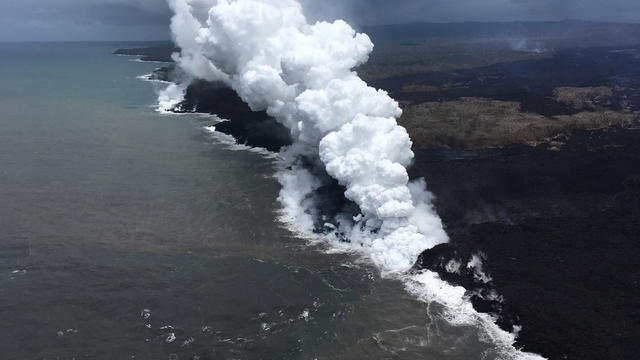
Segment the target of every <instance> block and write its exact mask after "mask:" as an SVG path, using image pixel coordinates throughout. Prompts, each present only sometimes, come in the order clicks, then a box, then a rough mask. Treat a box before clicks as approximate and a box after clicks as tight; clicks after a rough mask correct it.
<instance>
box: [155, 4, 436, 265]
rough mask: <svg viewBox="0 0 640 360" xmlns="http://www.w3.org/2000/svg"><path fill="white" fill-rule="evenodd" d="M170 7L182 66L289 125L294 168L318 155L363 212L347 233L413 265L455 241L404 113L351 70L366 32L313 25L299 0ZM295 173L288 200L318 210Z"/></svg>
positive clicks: (366, 44) (387, 258)
mask: <svg viewBox="0 0 640 360" xmlns="http://www.w3.org/2000/svg"><path fill="white" fill-rule="evenodd" d="M170 5H171V7H172V9H173V10H174V11H175V13H176V15H175V17H174V19H173V22H172V31H173V34H174V39H175V41H176V43H177V45H178V46H179V47H180V48H181V49H182V52H181V53H180V54H179V55H176V60H177V62H178V64H179V66H180V67H181V68H182V69H183V70H184V71H186V72H187V73H188V74H189V75H190V76H192V77H194V78H199V79H205V80H211V81H213V80H215V81H222V82H224V83H226V84H227V85H229V86H230V87H232V88H233V89H234V90H235V91H236V92H237V93H238V94H239V95H240V97H241V98H242V99H243V100H244V101H245V102H246V103H247V104H249V106H250V107H251V109H253V110H256V111H258V110H266V111H267V113H268V114H269V115H271V116H273V117H274V118H275V119H276V120H277V121H279V122H280V123H282V124H283V125H285V126H286V127H287V128H288V129H289V130H290V131H291V135H292V138H293V139H294V145H293V146H291V147H290V148H289V149H287V150H286V152H287V155H286V158H288V159H292V160H291V164H290V165H293V164H294V163H295V160H294V159H297V158H302V157H303V158H305V159H307V160H311V161H316V162H318V163H321V164H323V167H324V169H325V170H326V171H327V173H328V174H329V175H330V176H331V177H333V178H335V179H336V180H338V182H339V183H340V184H341V185H343V186H344V187H346V189H347V190H346V192H345V196H346V197H347V198H348V199H349V200H351V201H353V202H354V203H356V204H357V205H358V206H359V208H360V210H361V214H360V215H359V216H357V217H356V218H355V219H347V220H346V221H345V219H342V221H341V225H342V226H341V227H340V231H341V232H343V233H344V232H347V234H346V236H345V237H346V238H348V239H350V241H352V242H353V243H356V244H358V245H362V246H364V247H365V248H367V249H369V250H370V256H371V257H372V259H373V260H374V262H376V263H377V264H378V265H380V266H381V267H382V268H383V269H385V270H389V271H396V270H398V271H402V270H407V269H409V268H410V267H411V266H412V265H413V263H414V262H415V260H416V259H417V256H418V255H419V254H420V252H422V251H424V250H425V249H427V248H431V247H433V246H435V245H437V244H439V243H443V242H446V241H447V235H446V233H445V231H444V230H443V228H442V224H441V221H440V219H439V217H438V216H437V215H436V214H435V212H434V211H433V209H432V206H431V204H430V198H431V196H430V195H429V194H428V193H426V190H425V188H424V183H423V182H418V183H409V177H408V175H407V170H406V167H407V166H408V165H410V163H411V161H412V159H413V152H412V151H411V145H412V144H411V140H410V139H409V135H408V134H407V132H406V130H405V129H404V128H403V127H401V126H398V124H397V123H396V118H398V117H399V116H400V115H401V114H402V110H401V109H400V107H399V106H398V103H397V102H396V101H394V100H393V99H391V98H390V97H389V96H388V94H387V93H386V92H385V91H382V90H376V89H374V88H372V87H369V86H367V84H366V83H365V82H364V81H363V80H362V79H360V78H359V77H358V75H357V74H356V73H355V72H354V71H353V70H352V69H353V68H354V67H356V66H358V65H360V64H363V63H364V62H366V61H367V60H368V57H369V54H370V53H371V51H372V50H373V44H372V42H371V40H370V39H369V37H368V36H367V35H365V34H358V33H356V32H355V31H354V30H353V29H352V28H351V27H350V26H349V25H348V24H347V23H345V22H344V21H341V20H338V21H335V22H333V23H327V22H318V23H316V24H313V25H310V24H308V23H307V20H306V18H305V16H304V15H303V11H302V7H301V5H300V4H299V3H298V2H297V1H294V0H234V1H229V0H193V1H188V0H170ZM181 90H182V89H181V88H180V87H179V86H172V87H170V88H169V89H168V91H167V92H165V93H164V94H162V95H161V99H160V100H161V105H163V106H172V105H175V104H176V95H179V93H180V91H181ZM295 175H296V179H295V180H292V179H290V178H289V179H284V181H281V182H282V183H283V187H284V188H283V191H282V192H283V193H282V195H281V199H283V202H285V203H287V205H288V207H289V208H295V207H296V206H297V207H298V209H300V210H301V211H296V212H292V213H291V215H292V216H295V217H300V218H301V217H303V216H305V215H304V214H305V213H309V212H310V210H309V206H311V204H307V205H305V204H303V203H304V200H305V199H306V198H307V197H308V195H309V193H310V192H312V191H313V190H314V189H315V187H314V186H313V185H312V183H309V181H311V180H306V179H307V178H309V175H308V174H305V170H304V169H302V168H297V169H296V170H295ZM281 178H284V177H281ZM289 192H295V193H297V194H291V193H289ZM294 199H295V200H294ZM296 202H297V204H295V203H296ZM301 202H302V203H301ZM294 205H295V206H294ZM298 220H300V221H302V219H298Z"/></svg>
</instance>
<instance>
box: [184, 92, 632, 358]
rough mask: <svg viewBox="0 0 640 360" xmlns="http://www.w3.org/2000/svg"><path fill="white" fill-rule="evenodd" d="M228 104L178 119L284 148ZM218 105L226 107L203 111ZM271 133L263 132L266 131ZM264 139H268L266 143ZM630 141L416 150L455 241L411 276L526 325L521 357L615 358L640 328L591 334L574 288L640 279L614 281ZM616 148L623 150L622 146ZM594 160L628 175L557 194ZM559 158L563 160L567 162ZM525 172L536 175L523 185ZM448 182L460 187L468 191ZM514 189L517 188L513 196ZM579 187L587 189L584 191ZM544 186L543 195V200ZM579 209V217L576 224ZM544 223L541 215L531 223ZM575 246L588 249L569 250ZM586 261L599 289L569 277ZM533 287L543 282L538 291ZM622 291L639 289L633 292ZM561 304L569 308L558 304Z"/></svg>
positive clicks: (420, 172)
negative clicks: (476, 262) (615, 164)
mask: <svg viewBox="0 0 640 360" xmlns="http://www.w3.org/2000/svg"><path fill="white" fill-rule="evenodd" d="M234 95H235V93H233V92H232V91H231V92H230V90H228V89H224V88H222V87H219V86H216V85H211V84H206V83H205V84H197V85H196V86H195V87H193V88H191V93H189V91H188V92H187V97H186V100H185V102H184V103H182V104H181V105H180V107H179V109H178V110H177V112H201V113H209V114H212V113H215V114H216V115H219V116H220V117H222V118H228V119H232V120H230V121H225V122H222V123H220V124H218V125H216V131H219V132H221V133H224V134H228V135H231V136H233V137H234V138H236V139H238V142H239V143H241V144H246V145H249V146H257V147H263V148H266V149H269V150H271V151H277V150H278V149H279V148H280V147H282V146H285V145H287V141H286V133H283V132H281V131H280V130H278V129H277V126H278V125H277V123H275V122H273V120H272V119H270V118H269V117H268V116H266V114H264V113H253V112H251V111H250V109H248V107H247V106H246V105H244V103H242V101H241V100H240V99H239V98H237V95H235V98H234ZM220 97H222V98H224V99H225V101H224V102H214V101H211V99H212V98H218V99H219V98H220ZM243 105H244V106H243ZM238 114H241V115H242V116H239V115H238ZM274 126H275V128H274ZM267 128H268V129H269V132H268V133H267V132H265V131H264V130H265V129H267ZM274 129H276V131H273V130H274ZM281 130H284V129H281ZM285 131H286V130H285ZM272 132H273V134H276V135H275V136H271V134H272ZM283 134H284V136H283ZM594 138H595V140H594ZM638 138H640V136H638V132H637V131H636V130H630V129H624V128H615V127H614V128H605V129H596V130H581V129H580V130H579V131H576V132H575V133H574V134H573V135H572V136H568V137H567V138H566V140H565V142H564V143H563V148H562V149H560V150H558V149H554V148H553V146H552V145H550V143H549V142H546V143H542V144H539V145H536V146H525V145H507V146H504V147H501V148H493V149H488V148H481V149H474V150H460V151H456V150H452V149H451V148H420V149H417V150H416V151H415V152H416V158H415V162H414V166H413V167H412V168H411V169H410V175H411V176H412V178H419V177H423V176H426V177H427V181H428V184H427V185H428V188H429V190H430V191H432V192H433V193H434V194H435V195H436V197H437V200H436V207H437V209H438V212H439V213H440V214H441V216H442V218H443V221H444V223H445V225H446V227H447V231H448V232H449V233H450V236H451V239H452V240H451V242H450V243H449V244H446V245H441V246H439V247H436V248H434V249H431V250H428V251H425V252H424V253H423V254H422V255H421V257H420V259H419V260H418V262H417V264H416V270H419V269H429V270H433V271H436V272H437V273H438V274H439V275H440V276H441V278H442V279H444V280H447V281H449V282H450V283H452V284H456V285H462V286H464V287H465V288H466V289H467V292H468V296H469V297H470V299H471V301H472V303H473V305H474V308H475V309H476V310H477V311H479V312H483V313H489V314H494V315H496V316H497V318H498V321H497V323H498V325H499V326H501V327H502V328H503V329H504V330H506V331H509V332H512V331H517V330H518V329H517V328H515V327H514V325H519V326H522V327H523V329H522V331H521V332H520V333H519V337H518V338H517V340H516V341H517V342H516V346H521V347H523V349H524V350H525V351H533V352H538V353H541V354H542V355H544V356H547V357H549V358H551V359H556V358H567V357H568V358H574V357H575V358H581V359H600V358H603V357H607V356H609V355H610V354H611V352H610V351H611V349H610V347H608V346H606V344H605V342H606V343H608V344H616V343H618V342H619V341H624V339H633V336H634V334H637V333H638V331H639V329H638V325H637V324H635V326H634V323H633V321H631V322H628V323H627V322H625V324H624V326H626V327H625V328H623V330H625V331H626V333H627V335H617V334H615V331H612V330H611V329H610V327H608V326H605V325H607V321H603V319H600V320H599V321H597V322H595V323H594V324H591V322H592V319H588V315H589V314H594V313H597V311H598V309H600V308H601V307H600V306H601V299H599V298H598V296H597V295H598V293H597V292H591V293H589V292H586V293H579V292H576V291H573V289H574V288H580V287H587V288H588V287H594V286H595V287H596V288H597V287H598V286H602V281H606V280H607V279H608V278H610V277H612V276H621V275H624V276H628V277H629V278H634V277H635V278H638V276H639V275H640V272H638V271H636V272H632V273H631V274H629V273H625V274H621V271H623V270H626V271H629V270H633V268H634V267H633V265H632V264H628V263H624V264H623V265H624V266H619V265H620V263H619V259H620V257H624V255H625V253H632V254H633V253H638V252H639V250H638V249H637V248H634V247H633V243H631V242H630V240H632V239H633V235H634V234H636V233H637V230H638V223H637V219H638V217H637V211H638V209H639V208H640V203H638V202H637V198H638V190H637V180H634V179H635V178H634V175H635V173H633V170H632V169H637V168H640V167H638V166H637V165H640V162H638V156H637V154H640V151H638V149H636V148H635V147H633V146H634V145H633V144H635V143H640V142H636V140H637V139H638ZM620 139H623V140H624V144H622V145H621V144H620ZM603 150H605V151H603ZM594 152H597V153H598V154H599V155H601V156H600V157H596V158H594V159H591V160H589V161H582V162H581V163H579V164H580V166H581V168H583V167H584V168H589V167H592V166H593V164H601V165H602V164H605V163H606V161H607V160H610V159H611V158H616V157H618V158H619V156H620V153H624V154H628V155H629V156H628V157H627V158H625V161H627V162H626V163H624V164H621V165H620V169H626V170H627V173H626V174H617V177H615V179H609V181H607V182H606V183H605V184H602V187H601V188H599V187H598V186H595V187H593V186H592V187H591V188H590V187H589V185H593V182H594V179H593V178H589V177H587V176H586V174H584V173H577V174H573V175H574V177H573V178H571V180H569V181H568V183H570V186H573V187H576V188H577V189H568V190H567V189H566V188H563V187H562V185H565V186H569V185H567V184H565V183H563V181H564V180H566V179H563V178H562V177H563V176H565V177H566V176H568V175H570V174H568V172H570V170H572V169H571V168H570V167H569V168H567V165H568V164H571V163H575V161H580V156H581V155H584V154H587V155H588V154H591V153H594ZM560 154H561V155H560ZM565 154H566V155H567V156H566V157H563V156H564V155H565ZM549 161H555V164H554V166H551V167H549V168H547V167H544V168H543V167H542V166H537V165H536V164H548V163H549ZM532 164H533V165H532ZM563 168H566V171H565V172H562V171H561V170H562V169H563ZM559 169H560V170H559ZM594 169H597V170H594V171H595V172H596V173H598V172H600V173H602V172H604V174H605V175H601V177H600V179H602V178H603V176H604V177H606V176H607V175H608V173H607V172H606V169H604V170H603V169H598V168H597V167H596V168H594ZM574 170H575V169H574ZM532 171H538V172H539V174H537V176H536V177H534V178H532V179H527V177H529V176H530V172H532ZM622 172H624V171H622ZM477 174H480V176H477ZM623 175H624V176H623ZM470 178H471V179H473V178H476V180H475V181H473V182H472V184H471V185H468V184H467V183H466V180H468V179H470ZM596 178H597V177H596ZM452 179H464V180H465V184H462V183H459V182H458V181H452ZM540 179H542V180H543V182H542V184H540V185H535V184H536V181H535V180H540ZM514 181H515V183H516V184H517V186H514V185H513V183H512V182H514ZM580 181H584V182H586V183H587V184H586V185H585V184H580ZM576 182H577V183H576ZM510 183H511V184H510ZM558 183H559V184H560V185H558ZM532 185H533V186H534V187H536V188H541V189H538V191H533V192H532V193H530V194H527V195H526V196H524V197H523V196H522V191H523V189H526V188H527V186H532ZM596 185H597V184H596ZM518 186H520V187H518ZM558 186H559V188H558ZM510 187H512V188H510ZM544 187H548V188H549V189H550V190H549V191H546V190H545V189H544ZM605 187H606V188H605ZM461 189H462V190H461ZM569 190H570V191H569ZM525 193H526V191H525ZM585 203H588V204H589V206H586V208H587V209H586V210H584V209H583V208H584V207H585V206H584V204H585ZM549 209H556V210H555V211H556V212H555V213H553V211H551V212H549ZM576 209H579V210H580V211H582V212H580V211H578V212H577V213H576ZM540 213H542V214H545V215H544V216H535V215H536V214H540ZM634 215H635V216H636V217H635V218H634V217H633V216H634ZM621 216H622V217H621ZM629 216H630V217H629ZM628 217H629V218H628ZM616 219H617V220H616ZM620 219H622V220H628V221H626V222H625V221H622V224H625V223H628V225H627V228H625V229H624V231H622V232H621V233H618V235H620V234H622V237H620V238H618V240H617V243H624V244H626V245H625V246H622V247H613V248H612V247H607V246H606V245H607V244H606V243H604V244H602V242H601V238H602V237H603V236H605V237H606V236H607V234H609V233H611V231H616V230H618V228H619V227H620V226H623V225H620V221H621V220H620ZM634 219H635V222H634ZM614 220H616V221H614ZM585 225H590V226H585ZM623 227H624V226H623ZM496 234H499V235H500V236H499V237H497V236H496ZM576 237H578V238H580V239H584V241H583V242H581V243H579V244H573V242H572V240H573V239H574V238H576ZM540 239H543V240H540ZM569 244H572V245H573V246H570V245H569ZM594 245H603V246H594ZM559 250H563V251H564V253H563V254H564V255H563V256H564V257H562V258H558V259H555V258H554V259H555V260H554V259H551V260H549V259H547V258H548V257H549V254H555V253H558V252H559ZM611 251H614V254H612V255H611V256H610V257H609V258H606V257H605V258H602V256H598V255H601V254H602V253H603V252H609V253H610V252H611ZM474 255H477V256H479V257H480V259H481V260H484V261H482V264H483V265H484V266H485V267H484V272H485V273H486V274H487V276H488V277H490V278H491V281H488V282H486V283H485V281H484V280H486V278H485V279H484V280H483V278H482V276H478V273H477V271H476V270H477V267H475V266H472V267H467V266H466V265H467V264H469V263H470V260H472V258H473V256H474ZM582 255H584V256H582ZM585 256H586V257H587V258H588V260H591V261H595V262H598V263H599V265H600V266H599V267H598V270H600V271H601V272H602V273H601V274H600V275H599V279H596V280H598V281H594V280H593V278H592V277H590V276H587V275H586V274H582V275H583V276H582V277H580V276H577V275H576V274H577V273H576V271H582V270H585V269H587V268H586V267H585ZM514 258H515V259H516V260H513V259H514ZM518 259H520V261H517V260H518ZM452 260H454V261H455V262H457V263H459V264H461V265H465V266H461V267H459V269H462V271H458V273H456V271H450V270H451V268H450V267H449V268H447V265H448V264H450V262H451V261H452ZM514 261H515V263H514ZM567 262H569V264H567ZM541 270H542V271H541ZM560 270H562V271H564V272H559V271H560ZM587 270H588V269H587ZM578 273H579V272H578ZM539 279H544V280H545V281H548V283H542V284H539V283H538V282H539ZM532 284H536V286H531V285H532ZM624 285H626V286H630V287H631V289H633V290H637V286H635V287H634V283H631V284H624ZM636 285H637V284H636ZM558 289H560V290H558ZM616 289H618V290H620V289H622V290H624V289H625V287H624V286H619V287H618V286H616ZM633 294H636V293H635V292H634V293H632V295H633ZM617 295H620V294H618V293H617ZM635 298H639V297H638V296H635ZM532 299H534V301H532ZM625 299H626V298H625ZM633 299H634V297H633V296H630V297H629V298H628V299H627V300H625V301H626V302H625V301H623V302H619V303H617V307H616V305H614V306H612V307H611V309H614V310H615V309H618V311H619V312H621V313H628V312H629V310H630V309H633V305H634V302H633ZM576 301H578V302H579V304H583V306H582V307H581V308H580V311H582V312H581V313H576V312H572V311H571V310H572V309H573V308H575V305H576ZM565 302H566V303H567V304H572V305H573V306H570V307H565V306H559V305H558V304H559V303H565ZM635 305H637V304H635ZM636 308H638V307H637V306H636ZM576 314H578V315H576ZM562 315H564V316H562ZM632 318H638V314H635V315H633V314H632ZM604 320H606V317H605V319H604ZM585 321H586V322H589V323H590V327H589V331H587V330H586V327H583V329H582V330H579V331H576V328H580V326H581V324H583V323H584V322H585ZM609 325H614V326H615V325H617V324H616V323H615V322H613V323H611V324H609ZM574 334H575V335H574ZM589 334H591V335H589ZM629 334H630V335H629ZM616 339H617V341H616ZM629 342H630V343H632V341H628V342H627V343H629ZM603 344H604V345H603ZM637 351H638V350H637V349H635V348H633V347H632V346H629V347H626V348H624V349H623V350H621V351H620V353H619V356H620V357H621V358H626V356H630V355H631V354H634V353H637Z"/></svg>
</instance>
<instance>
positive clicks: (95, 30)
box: [0, 0, 640, 41]
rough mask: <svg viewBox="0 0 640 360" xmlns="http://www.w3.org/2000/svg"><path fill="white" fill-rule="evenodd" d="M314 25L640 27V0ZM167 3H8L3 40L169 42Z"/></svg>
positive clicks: (343, 1) (333, 5)
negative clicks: (585, 23) (572, 22)
mask: <svg viewBox="0 0 640 360" xmlns="http://www.w3.org/2000/svg"><path fill="white" fill-rule="evenodd" d="M303 2H304V3H305V5H306V7H307V9H308V11H307V12H308V13H309V15H310V16H309V17H310V18H313V19H318V18H321V19H322V18H328V19H333V18H337V17H341V18H346V19H348V20H349V21H351V22H354V23H356V24H359V25H364V24H388V23H402V22H414V21H432V22H454V21H511V20H562V19H567V18H570V19H584V20H602V21H616V22H639V23H640V0H303ZM169 17H170V11H169V8H168V7H167V5H166V3H165V0H0V41H11V40H16V41H22V40H150V39H167V38H169V35H168V23H169Z"/></svg>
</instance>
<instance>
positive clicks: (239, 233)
mask: <svg viewBox="0 0 640 360" xmlns="http://www.w3.org/2000/svg"><path fill="white" fill-rule="evenodd" d="M127 46H130V47H133V46H138V47H139V46H144V44H126V43H3V44H0V79H2V81H0V109H2V110H1V113H0V114H1V115H0V319H2V327H1V328H0V339H1V341H0V354H2V358H3V359H8V360H11V359H436V360H437V359H496V358H502V355H500V354H501V353H502V351H503V350H504V349H501V348H500V347H499V346H498V345H496V344H495V342H494V340H493V339H491V338H490V337H488V336H486V333H485V332H484V331H482V330H481V329H480V326H473V325H454V324H451V323H450V321H448V319H447V318H446V317H445V316H444V315H443V314H444V312H443V311H442V306H441V305H439V304H436V303H429V302H424V301H420V300H419V299H418V298H417V297H416V296H415V295H414V294H411V293H409V292H408V291H407V290H406V289H405V284H403V283H402V282H400V281H398V280H394V279H388V278H384V277H382V276H381V275H380V274H379V272H378V271H377V269H375V268H374V267H373V266H372V265H370V264H369V263H368V262H367V260H366V259H362V258H360V257H358V256H356V255H354V254H348V253H339V252H336V251H329V250H331V249H330V247H329V246H328V245H326V244H324V243H323V242H322V241H313V240H310V239H308V238H303V237H300V236H297V235H296V233H295V231H292V230H291V229H288V228H287V227H286V226H285V225H284V224H283V223H281V222H280V221H279V220H278V218H279V215H280V213H281V205H280V203H279V202H278V201H277V197H278V192H279V190H280V185H279V184H278V182H277V180H276V179H275V177H274V174H275V172H276V167H277V160H276V159H274V156H272V155H269V154H264V153H261V152H256V151H247V150H243V149H242V148H240V147H237V146H233V145H231V144H229V143H226V142H224V141H220V139H219V137H217V136H212V134H211V133H209V132H207V131H206V127H207V126H209V125H211V124H212V119H211V118H208V117H204V116H202V115H197V114H187V115H177V114H160V113H158V112H157V111H156V109H155V105H156V97H157V95H156V91H157V90H159V89H160V88H161V87H162V86H164V85H162V84H157V83H151V82H145V81H142V80H140V79H139V78H138V76H140V75H143V74H145V73H149V72H151V71H152V70H153V69H154V68H156V67H158V66H160V65H159V64H157V63H144V62H139V61H132V60H135V58H131V57H122V56H115V55H112V52H113V51H114V50H115V49H117V48H122V47H127Z"/></svg>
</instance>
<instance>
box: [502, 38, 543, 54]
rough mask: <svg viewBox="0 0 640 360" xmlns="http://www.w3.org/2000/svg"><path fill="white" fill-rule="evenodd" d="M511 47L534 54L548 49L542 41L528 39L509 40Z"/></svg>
mask: <svg viewBox="0 0 640 360" xmlns="http://www.w3.org/2000/svg"><path fill="white" fill-rule="evenodd" d="M509 47H510V48H511V49H512V50H515V51H522V52H528V53H534V54H542V53H544V52H547V51H548V50H547V49H546V48H545V46H544V43H543V42H542V41H534V40H528V39H513V40H509Z"/></svg>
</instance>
